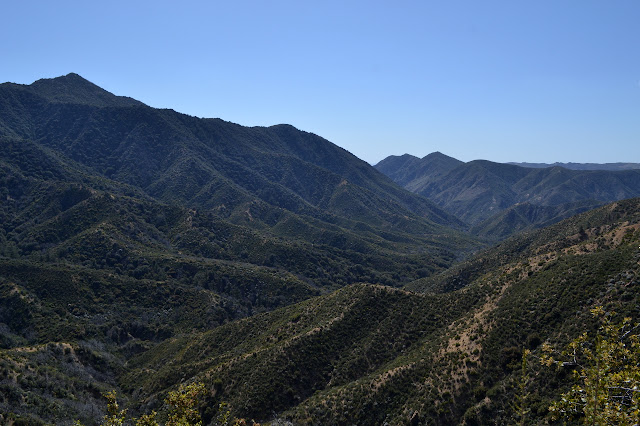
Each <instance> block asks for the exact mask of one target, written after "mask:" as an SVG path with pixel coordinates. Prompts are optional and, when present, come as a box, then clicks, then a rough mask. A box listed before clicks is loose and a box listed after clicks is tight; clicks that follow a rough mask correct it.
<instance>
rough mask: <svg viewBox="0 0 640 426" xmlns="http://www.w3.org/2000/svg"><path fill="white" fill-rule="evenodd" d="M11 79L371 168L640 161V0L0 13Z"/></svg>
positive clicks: (257, 4) (32, 7)
mask: <svg viewBox="0 0 640 426" xmlns="http://www.w3.org/2000/svg"><path fill="white" fill-rule="evenodd" d="M3 15H4V16H3V20H2V21H3V24H2V26H0V39H1V40H2V43H0V82H7V81H9V82H14V83H21V84H30V83H32V82H33V81H35V80H38V79H40V78H51V77H56V76H60V75H65V74H68V73H70V72H75V73H77V74H80V75H81V76H83V77H84V78H86V79H87V80H89V81H91V82H93V83H95V84H97V85H98V86H100V87H103V88H104V89H106V90H108V91H110V92H112V93H114V94H117V95H124V96H130V97H133V98H135V99H138V100H140V101H142V102H144V103H146V104H147V105H150V106H152V107H157V108H172V109H174V110H176V111H179V112H182V113H185V114H189V115H193V116H198V117H208V118H210V117H219V118H222V119H224V120H227V121H232V122H235V123H239V124H242V125H245V126H270V125H274V124H280V123H288V124H292V125H293V126H295V127H297V128H298V129H301V130H305V131H308V132H312V133H315V134H317V135H320V136H322V137H324V138H326V139H328V140H330V141H331V142H333V143H335V144H337V145H339V146H341V147H343V148H345V149H346V150H348V151H350V152H351V153H353V154H355V155H356V156H358V157H359V158H361V159H363V160H365V161H367V162H369V163H371V164H375V163H377V162H378V161H380V160H382V159H384V158H385V157H387V156H389V155H401V154H404V153H409V154H412V155H415V156H418V157H423V156H425V155H427V154H429V153H431V152H434V151H440V152H443V153H445V154H447V155H450V156H452V157H455V158H458V159H460V160H463V161H471V160H474V159H486V160H491V161H498V162H509V161H516V162H524V161H527V162H546V163H553V162H556V161H558V162H595V163H605V162H638V163H640V25H638V22H640V1H637V0H615V1H605V0H598V1H595V0H580V1H578V0H563V1H557V0H536V1H533V0H531V1H514V0H503V1H494V0H483V1H478V0H467V1H463V0H441V1H431V0H421V1H405V0H396V1H394V2H391V1H378V0H368V1H362V0H353V1H349V0H340V1H334V0H323V1H315V0H296V1H293V0H270V1H266V0H261V1H245V0H227V1H218V0H209V1H189V0H184V1H182V2H175V1H163V0H154V1H146V0H140V1H136V0H127V1H121V0H111V1H108V2H106V1H105V2H93V1H86V0H83V1H65V0H57V1H55V2H52V1H50V0H47V1H32V0H21V1H11V2H5V3H4V5H3Z"/></svg>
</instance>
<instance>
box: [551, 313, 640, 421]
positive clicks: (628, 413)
mask: <svg viewBox="0 0 640 426" xmlns="http://www.w3.org/2000/svg"><path fill="white" fill-rule="evenodd" d="M591 312H592V314H593V315H594V316H596V317H597V318H598V319H599V320H600V327H599V329H598V332H597V334H596V335H595V336H593V337H591V336H589V335H588V333H586V332H585V333H583V334H582V335H581V336H579V337H578V338H577V339H575V340H574V341H572V342H571V343H570V344H569V345H568V346H567V347H566V348H565V349H564V350H563V351H562V352H557V351H555V350H553V348H551V346H550V345H549V344H548V343H545V344H544V345H543V348H542V350H543V352H544V355H543V356H542V358H541V361H542V363H543V364H545V365H547V366H551V365H557V366H558V368H571V369H573V376H574V378H575V379H576V384H574V385H573V387H572V388H571V390H570V391H568V392H566V393H563V394H562V395H561V398H560V400H558V401H556V402H554V403H553V404H552V405H551V406H550V407H549V410H550V411H551V413H552V416H553V417H554V419H559V418H565V419H575V418H578V419H581V420H582V422H583V423H585V424H591V425H637V424H639V423H640V338H639V336H638V333H637V332H638V329H639V328H640V325H638V324H635V325H632V324H631V319H630V318H624V320H623V321H622V323H621V324H618V325H615V324H613V323H612V322H611V317H612V315H611V314H607V313H606V312H605V311H604V309H603V308H602V307H597V308H594V309H593V310H592V311H591Z"/></svg>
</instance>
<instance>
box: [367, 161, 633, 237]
mask: <svg viewBox="0 0 640 426" xmlns="http://www.w3.org/2000/svg"><path fill="white" fill-rule="evenodd" d="M443 157H446V156H443V155H442V154H440V153H434V154H430V155H428V156H426V157H425V158H423V159H421V160H420V159H417V158H415V157H410V156H409V157H389V158H388V159H385V160H383V161H382V162H380V163H379V164H377V165H376V166H375V167H376V168H378V169H379V170H380V171H382V172H383V173H385V174H387V175H388V176H389V177H391V178H392V179H394V180H395V181H396V182H397V183H399V184H401V185H403V186H404V187H405V188H407V189H409V190H411V191H413V192H415V193H418V194H420V195H424V196H425V197H427V198H429V199H430V200H432V201H434V202H435V203H436V204H437V205H439V206H440V207H442V208H443V209H445V210H447V211H448V212H450V213H452V214H454V215H456V216H457V217H459V218H460V219H462V220H463V221H465V222H467V223H468V224H470V225H472V226H473V229H474V231H475V232H477V233H478V234H481V235H483V236H485V237H488V238H493V239H499V238H504V237H505V236H507V235H512V234H513V233H515V232H518V231H521V230H525V229H531V228H535V227H540V226H544V225H547V224H549V223H552V222H554V221H556V222H557V221H558V220H561V219H562V218H565V217H568V215H570V214H575V213H576V212H577V211H580V210H582V209H583V208H589V207H594V206H596V205H599V204H602V203H606V202H610V201H614V200H620V199H624V198H631V197H635V196H638V195H640V170H626V171H617V172H612V171H604V170H599V171H595V170H593V171H592V170H569V169H565V168H562V167H550V168H526V167H521V166H516V165H513V164H501V163H493V162H490V161H485V160H475V161H470V162H468V163H462V162H457V160H454V159H451V158H450V157H446V161H444V160H445V159H443ZM399 158H405V160H404V161H400V160H399ZM434 158H435V159H440V162H439V163H436V162H434V161H433V160H434ZM576 203H577V204H576ZM577 205H581V206H582V207H580V208H578V210H576V206H577ZM517 206H520V207H517ZM523 206H531V208H536V211H533V210H530V211H529V213H524V212H523V208H524V207H523ZM538 207H544V209H542V210H544V213H543V214H541V212H542V210H541V209H540V208H538ZM513 208H516V210H511V211H512V213H511V216H505V214H506V213H505V212H507V211H509V209H513ZM518 211H519V212H518ZM502 220H507V223H504V224H502V229H501V230H495V232H493V231H492V230H493V229H494V227H493V226H492V225H490V224H491V223H495V224H498V223H499V222H501V221H502Z"/></svg>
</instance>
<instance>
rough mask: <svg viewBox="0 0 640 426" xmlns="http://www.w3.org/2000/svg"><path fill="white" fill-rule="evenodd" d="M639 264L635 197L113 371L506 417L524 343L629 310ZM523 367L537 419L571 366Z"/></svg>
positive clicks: (280, 400) (271, 405)
mask: <svg viewBox="0 0 640 426" xmlns="http://www.w3.org/2000/svg"><path fill="white" fill-rule="evenodd" d="M639 273H640V199H633V200H626V201H622V202H618V203H615V204H612V205H608V206H605V207H603V208H600V209H596V210H594V211H590V212H588V213H585V214H582V215H579V216H576V217H572V218H570V219H567V220H565V221H563V222H561V223H559V224H556V225H554V226H552V227H549V228H545V229H543V230H541V231H536V232H533V233H530V234H528V235H523V236H521V237H517V238H514V239H510V240H507V241H506V242H505V243H504V244H502V245H501V246H499V247H497V248H494V249H492V250H490V251H488V252H486V253H484V254H481V255H479V256H477V257H476V258H475V259H473V260H470V261H468V262H466V263H464V264H462V265H460V266H458V267H457V268H453V269H452V270H450V271H447V272H445V273H444V274H443V275H442V276H436V277H433V278H430V279H428V280H420V281H417V282H415V283H412V284H411V285H410V286H407V288H411V289H413V290H420V291H422V292H424V293H415V292H408V291H401V290H394V289H390V288H385V287H380V286H370V285H354V286H349V287H347V288H344V289H342V290H340V291H338V292H335V293H333V294H331V295H328V296H322V297H319V298H315V299H310V300H307V301H305V302H302V303H301V304H298V305H294V306H289V307H287V308H284V309H281V310H277V311H274V312H271V313H268V314H264V315H259V316H256V317H253V318H250V319H247V320H243V321H239V322H234V323H231V324H228V325H225V326H224V327H221V328H218V329H216V330H212V331H208V332H204V333H199V334H194V335H190V336H185V337H184V338H181V339H171V340H167V341H165V342H164V343H163V344H161V345H158V346H156V347H155V348H153V349H152V350H150V351H148V352H146V353H145V354H142V355H140V356H138V357H136V358H135V360H134V361H132V363H131V364H130V365H131V367H132V369H131V370H130V372H129V373H128V374H126V375H124V376H122V379H121V383H122V386H123V387H125V388H126V387H127V386H135V387H136V388H138V386H141V389H142V390H141V394H140V395H141V396H142V397H143V400H144V401H146V403H145V404H148V408H151V407H153V406H154V405H155V403H154V401H158V400H159V399H160V395H162V394H163V392H165V391H166V389H168V388H171V387H172V386H175V384H176V383H178V382H180V381H181V380H198V381H202V382H204V383H206V384H207V386H208V387H209V389H212V390H215V391H214V392H213V393H211V394H210V396H209V398H211V399H210V401H211V402H210V403H209V405H210V406H211V405H215V402H219V401H221V400H224V401H228V402H230V404H231V407H232V409H233V412H234V414H236V415H238V416H244V417H251V418H255V419H260V420H267V419H272V418H273V417H274V416H276V417H278V418H286V419H289V420H292V421H293V422H294V423H295V424H343V423H347V422H356V423H359V424H383V423H385V422H387V423H389V424H423V423H433V424H460V423H463V422H465V423H466V424H490V423H496V424H509V423H514V422H515V420H516V413H515V412H514V407H513V405H512V402H513V400H514V398H515V393H516V385H517V383H518V381H519V380H520V377H521V375H522V371H521V354H522V351H523V350H524V349H531V350H532V351H533V352H532V357H533V359H534V360H535V359H536V357H539V355H540V345H541V343H543V342H551V343H553V344H554V345H559V344H562V342H567V341H568V339H572V338H574V337H576V336H577V335H578V334H580V333H582V332H583V331H588V330H589V331H592V330H593V328H594V327H595V322H594V320H593V318H592V317H591V315H590V309H591V308H592V307H594V306H596V305H601V306H604V307H605V309H607V310H608V311H610V312H616V317H615V318H618V319H621V318H622V316H631V317H633V318H635V319H636V320H637V319H639V318H640V308H639V306H640V304H639V302H640V291H639V290H638V289H639V288H640V287H639V286H638V284H639V281H638V274H639ZM456 288H457V289H456ZM436 291H437V292H436ZM528 368H530V371H528V372H527V374H528V375H529V379H528V385H527V394H528V397H527V404H528V405H527V411H528V414H527V416H528V417H527V419H528V421H529V422H531V423H533V424H536V423H538V422H543V421H545V419H548V414H549V411H548V406H549V402H550V401H551V400H552V399H553V398H555V397H557V395H558V392H559V391H560V390H561V389H565V388H566V387H568V386H570V384H571V378H570V376H569V375H566V374H564V373H563V372H562V371H559V372H556V371H555V370H553V369H547V368H546V367H543V366H540V365H538V364H537V363H536V362H532V365H530V366H529V367H528ZM148 371H154V372H155V374H153V375H149V374H148V373H147V372H148ZM134 384H135V385H134ZM131 389H133V388H131ZM143 405H144V404H143ZM145 406H146V405H145ZM209 415H211V413H209Z"/></svg>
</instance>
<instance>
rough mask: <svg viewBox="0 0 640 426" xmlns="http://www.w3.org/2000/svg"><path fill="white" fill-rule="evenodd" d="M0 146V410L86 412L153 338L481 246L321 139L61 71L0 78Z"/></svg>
mask: <svg viewBox="0 0 640 426" xmlns="http://www.w3.org/2000/svg"><path fill="white" fill-rule="evenodd" d="M0 146H1V147H2V149H0V200H1V202H0V295H1V297H0V348H1V349H2V351H3V357H2V370H1V371H0V374H2V380H3V382H2V384H0V386H2V392H1V394H2V397H1V398H0V415H1V416H2V420H1V421H0V423H3V422H4V421H5V420H7V419H8V420H7V421H9V422H10V423H11V422H15V423H18V424H19V423H20V422H23V423H26V424H46V423H50V422H55V423H57V424H65V422H66V423H68V424H71V423H72V421H73V420H74V419H81V420H83V421H84V422H89V423H95V421H96V419H99V418H101V416H102V413H103V412H104V408H105V407H104V401H103V399H102V396H101V394H102V393H103V392H104V391H107V390H110V389H114V388H119V389H121V390H122V389H127V390H128V389H129V388H128V384H127V383H125V381H122V378H123V377H124V375H126V374H128V372H129V367H128V365H129V364H128V362H129V361H131V359H132V357H134V356H136V355H138V354H142V353H146V352H147V351H149V350H150V349H152V348H153V347H155V346H157V345H159V344H161V343H162V342H164V341H167V339H174V338H179V337H180V336H186V335H190V334H192V333H204V332H206V331H207V330H213V329H217V328H218V327H220V326H221V325H224V324H227V323H231V322H233V321H235V320H237V319H241V318H245V317H252V316H255V315H259V314H262V313H266V312H270V311H273V310H275V309H278V308H282V307H285V306H289V305H292V304H295V303H299V302H301V301H304V300H308V299H310V298H313V297H317V296H321V295H328V294H330V293H331V292H332V291H335V290H337V289H340V288H343V287H345V286H349V285H351V284H355V283H358V282H368V283H372V284H384V285H389V286H393V287H401V286H402V285H404V284H407V283H409V282H411V281H413V280H415V279H417V278H420V277H426V276H429V275H431V274H433V273H436V272H437V271H441V270H444V269H445V268H447V267H448V266H450V265H452V264H453V263H454V262H455V261H456V260H457V259H460V258H463V257H465V256H468V255H469V254H470V253H472V252H473V251H475V250H477V249H479V248H480V247H482V246H483V244H482V243H481V242H479V241H478V240H477V239H475V238H473V237H470V236H469V235H467V234H465V233H464V231H463V228H464V224H463V223H462V222H461V221H459V220H458V219H456V218H455V217H454V216H452V215H451V214H449V213H446V212H444V211H443V210H441V209H440V208H438V207H437V206H435V205H434V204H433V203H432V202H430V201H428V200H427V199H425V198H424V197H422V196H419V195H416V194H413V193H411V192H409V191H407V190H405V189H403V188H401V187H399V186H398V185H396V184H395V183H393V182H392V181H391V180H390V179H388V178H387V177H386V176H384V175H383V174H381V173H379V172H378V171H376V170H375V169H374V168H373V167H371V166H370V165H368V164H367V163H365V162H363V161H361V160H359V159H358V158H356V157H355V156H353V155H352V154H350V153H348V152H347V151H345V150H343V149H341V148H339V147H337V146H336V145H334V144H332V143H330V142H329V141H326V140H325V139H323V138H321V137H319V136H316V135H313V134H311V133H307V132H303V131H299V130H297V129H295V128H294V127H292V126H289V125H277V126H271V127H244V126H240V125H238V124H233V123H229V122H226V121H223V120H221V119H200V118H195V117H190V116H186V115H184V114H179V113H177V112H175V111H172V110H160V109H154V108H151V107H149V106H146V105H144V104H142V103H141V102H138V101H135V100H133V99H130V98H126V97H120V96H116V95H113V94H111V93H109V92H107V91H105V90H103V89H101V88H99V87H98V86H96V85H94V84H92V83H90V82H88V81H87V80H85V79H83V78H81V77H80V76H77V75H75V74H70V75H67V76H63V77H59V78H55V79H44V80H39V81H37V82H35V83H33V84H31V85H18V84H12V83H5V84H1V85H0ZM245 337H246V336H245ZM247 338H248V337H247ZM123 395H124V396H125V397H126V398H132V400H135V401H137V399H135V397H134V396H133V394H130V393H124V394H123ZM26 400H28V401H29V402H28V404H24V403H23V401H26ZM8 415H10V416H12V417H7V416H8Z"/></svg>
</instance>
